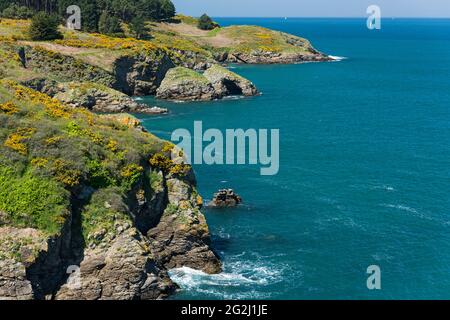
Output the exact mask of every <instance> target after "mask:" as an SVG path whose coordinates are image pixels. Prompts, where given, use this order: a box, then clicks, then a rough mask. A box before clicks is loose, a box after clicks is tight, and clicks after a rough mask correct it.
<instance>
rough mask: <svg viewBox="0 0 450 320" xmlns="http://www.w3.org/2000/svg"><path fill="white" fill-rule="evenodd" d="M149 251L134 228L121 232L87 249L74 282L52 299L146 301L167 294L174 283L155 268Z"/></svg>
mask: <svg viewBox="0 0 450 320" xmlns="http://www.w3.org/2000/svg"><path fill="white" fill-rule="evenodd" d="M119 227H121V228H125V226H119ZM149 250H150V249H149V245H148V244H147V243H146V241H145V240H144V239H142V237H141V235H140V234H139V232H138V231H137V230H136V229H134V228H131V229H128V230H126V231H123V232H122V233H120V235H118V236H117V237H115V238H114V239H112V240H111V241H107V243H105V245H104V246H97V247H96V248H94V249H87V250H86V251H85V253H84V259H83V261H82V262H81V264H80V269H79V274H78V275H74V277H75V279H74V281H68V283H66V284H64V285H63V286H62V287H61V289H60V290H59V291H58V293H57V294H56V296H55V299H57V300H134V299H144V300H146V299H160V298H165V297H167V296H168V295H169V294H171V293H173V292H174V290H175V289H176V288H177V286H176V285H175V284H174V283H173V282H172V281H171V280H170V278H169V277H168V275H167V272H166V271H165V270H164V269H160V268H159V267H158V265H157V262H155V260H154V259H153V257H152V256H151V253H150V251H149ZM77 276H78V279H77V278H76V277H77ZM77 280H78V282H76V281H77Z"/></svg>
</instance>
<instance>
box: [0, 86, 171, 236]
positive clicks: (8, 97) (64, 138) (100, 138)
mask: <svg viewBox="0 0 450 320" xmlns="http://www.w3.org/2000/svg"><path fill="white" fill-rule="evenodd" d="M135 126H136V125H135V121H133V119H132V117H130V116H128V117H125V116H124V115H121V116H118V117H116V116H112V115H108V116H99V115H95V114H93V113H90V112H89V111H87V110H84V109H72V108H69V107H66V106H64V105H62V104H61V103H59V102H58V101H57V100H54V99H52V98H50V97H48V96H46V95H44V94H41V93H38V92H36V91H33V90H31V89H28V88H25V87H23V86H21V85H19V84H17V83H16V82H13V81H9V80H0V212H2V216H1V219H2V220H3V221H7V224H8V225H9V226H13V227H21V228H23V227H31V228H36V229H38V230H41V231H43V232H44V233H45V234H47V235H55V234H57V233H58V232H60V230H61V228H62V226H63V224H64V223H65V220H66V217H67V214H68V212H69V211H68V210H70V205H71V201H72V200H71V198H70V194H71V193H72V192H75V190H78V191H77V192H79V190H80V188H83V186H89V187H92V188H93V189H94V190H96V191H95V193H94V195H93V197H92V201H90V202H89V203H88V204H87V206H86V209H85V212H86V216H85V217H83V219H84V220H83V221H84V223H85V224H86V228H87V229H86V230H85V231H84V232H87V234H89V233H90V230H91V228H90V227H88V226H92V228H94V226H95V228H97V226H98V224H97V222H98V221H99V219H100V220H101V219H106V220H108V219H109V217H110V215H109V214H110V213H111V210H112V209H111V208H110V207H109V206H108V208H103V207H104V203H105V201H103V200H102V201H101V202H98V203H97V202H95V199H97V196H96V195H97V194H98V197H100V195H102V194H105V193H106V194H108V198H109V199H114V198H117V199H119V198H120V199H122V198H123V197H125V196H126V195H127V194H128V193H129V192H130V191H131V190H132V189H133V188H134V187H135V185H136V184H138V183H140V182H141V181H143V179H145V177H150V181H149V184H150V185H153V184H156V183H158V182H159V181H160V177H157V176H153V175H151V174H150V175H149V174H148V173H146V171H149V169H144V168H149V167H150V159H152V158H153V156H154V155H156V154H159V153H160V152H163V151H162V150H166V147H165V144H164V143H163V142H162V141H161V140H159V139H157V138H156V137H154V136H153V135H151V134H149V133H146V132H142V131H139V130H135V129H134V128H135ZM153 178H155V179H156V181H155V182H152V179H153ZM101 199H103V198H101ZM99 201H100V200H99ZM100 203H101V205H100ZM113 207H114V206H113ZM105 210H106V211H105ZM113 211H114V214H116V215H117V214H118V210H116V209H114V210H113ZM102 212H103V213H105V216H104V217H101V214H102ZM119 213H120V212H119ZM111 214H112V213H111ZM118 219H119V220H120V219H122V220H126V219H129V218H128V216H127V215H125V214H122V215H120V217H119V218H118ZM102 221H103V220H102ZM108 221H109V220H108ZM108 223H109V222H108ZM111 223H112V222H111ZM100 225H103V223H100Z"/></svg>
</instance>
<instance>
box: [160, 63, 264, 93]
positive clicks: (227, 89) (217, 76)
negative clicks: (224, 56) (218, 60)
mask: <svg viewBox="0 0 450 320" xmlns="http://www.w3.org/2000/svg"><path fill="white" fill-rule="evenodd" d="M257 94H258V90H257V89H256V87H255V86H254V85H253V83H251V82H250V81H249V80H247V79H245V78H243V77H241V76H239V75H237V74H236V73H234V72H231V71H229V70H227V69H226V68H224V67H222V66H219V65H217V64H213V65H212V66H211V67H210V68H208V69H207V70H206V71H205V72H204V73H199V72H196V71H193V70H190V69H187V68H184V67H177V68H174V69H171V70H169V72H168V73H167V75H166V77H165V78H164V80H163V82H162V83H161V86H160V87H159V88H158V90H157V91H156V97H157V98H159V99H168V100H175V101H177V100H181V101H207V100H215V99H222V98H225V97H227V96H235V95H243V96H254V95H257Z"/></svg>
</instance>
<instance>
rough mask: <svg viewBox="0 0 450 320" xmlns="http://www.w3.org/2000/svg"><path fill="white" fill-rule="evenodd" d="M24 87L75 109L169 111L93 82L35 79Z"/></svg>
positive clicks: (161, 112) (149, 112) (158, 112)
mask: <svg viewBox="0 0 450 320" xmlns="http://www.w3.org/2000/svg"><path fill="white" fill-rule="evenodd" d="M23 85H25V86H27V87H29V88H32V89H34V90H36V91H39V92H42V93H45V94H47V95H49V96H51V97H53V98H55V99H57V100H59V101H61V102H62V103H64V104H66V105H68V106H71V107H73V108H81V107H82V108H87V109H89V110H92V111H95V112H107V113H123V112H131V113H143V114H165V113H167V112H168V111H167V109H165V108H160V107H156V106H154V107H150V106H148V105H145V104H140V103H138V102H136V101H134V100H133V99H132V98H130V97H129V96H127V95H126V94H123V93H121V92H119V91H116V90H114V89H111V88H108V87H106V86H104V85H101V84H97V83H91V82H67V83H58V82H56V81H54V80H46V79H33V80H29V81H26V82H24V83H23Z"/></svg>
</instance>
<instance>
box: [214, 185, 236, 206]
mask: <svg viewBox="0 0 450 320" xmlns="http://www.w3.org/2000/svg"><path fill="white" fill-rule="evenodd" d="M241 203H242V198H241V197H240V196H239V195H238V194H237V193H235V192H234V190H233V189H222V190H219V191H218V192H217V193H215V194H214V197H213V200H212V201H211V202H210V203H209V205H208V207H211V208H232V207H236V206H238V205H239V204H241Z"/></svg>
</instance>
